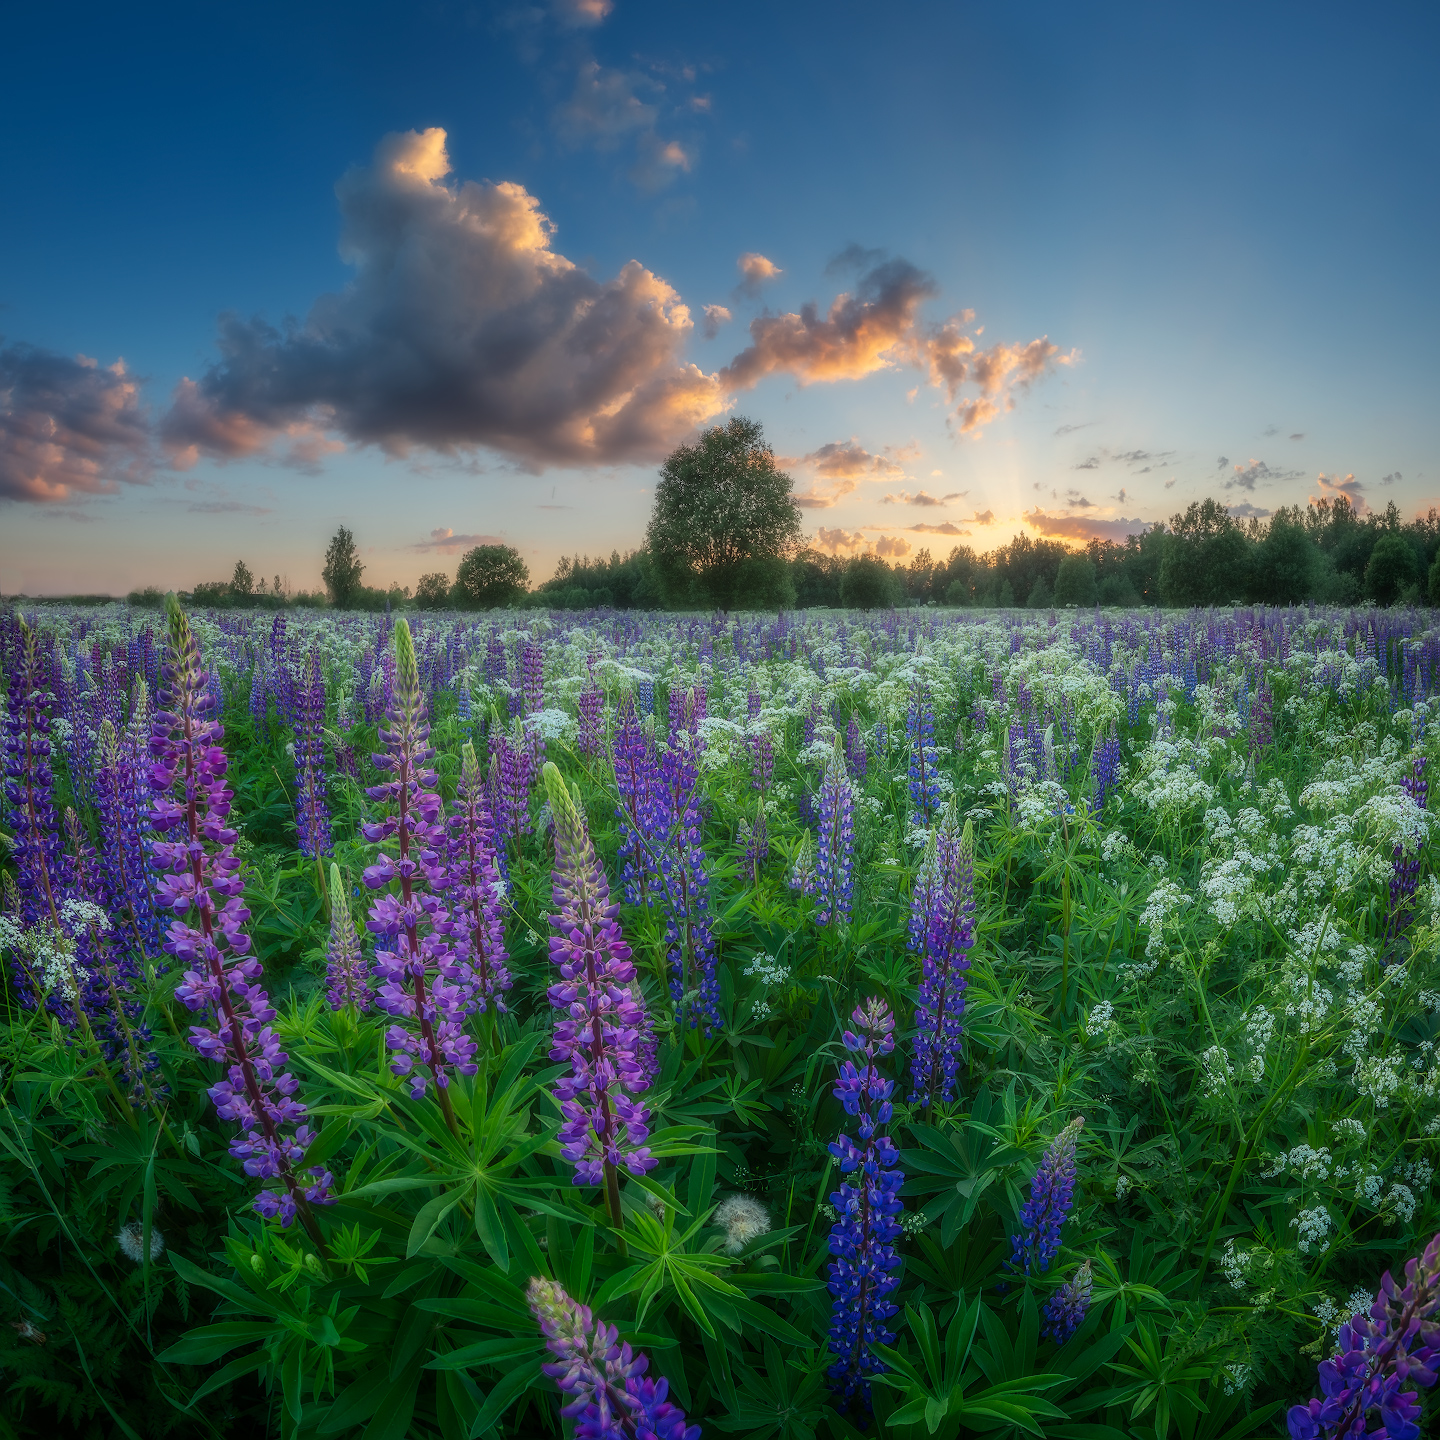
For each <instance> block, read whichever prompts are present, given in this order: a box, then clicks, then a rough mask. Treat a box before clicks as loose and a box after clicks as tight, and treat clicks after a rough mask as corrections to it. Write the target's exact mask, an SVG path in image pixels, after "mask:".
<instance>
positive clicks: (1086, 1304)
mask: <svg viewBox="0 0 1440 1440" xmlns="http://www.w3.org/2000/svg"><path fill="white" fill-rule="evenodd" d="M1094 1283H1095V1275H1094V1269H1093V1267H1092V1265H1091V1262H1090V1261H1089V1260H1087V1261H1086V1262H1085V1263H1084V1264H1083V1265H1081V1266H1080V1268H1079V1269H1078V1270H1076V1272H1075V1273H1074V1274H1073V1275H1072V1276H1071V1277H1070V1278H1069V1279H1068V1280H1067V1281H1066V1282H1065V1283H1064V1284H1063V1285H1062V1286H1061V1287H1060V1288H1059V1289H1058V1290H1057V1291H1056V1292H1055V1293H1054V1294H1053V1295H1052V1296H1051V1297H1050V1298H1049V1300H1047V1301H1046V1302H1045V1310H1044V1318H1045V1324H1044V1326H1043V1328H1042V1329H1041V1331H1040V1333H1041V1335H1048V1336H1049V1337H1050V1338H1051V1339H1052V1340H1053V1341H1054V1342H1055V1343H1056V1344H1057V1345H1063V1344H1064V1343H1065V1342H1066V1341H1067V1340H1068V1339H1069V1338H1070V1337H1071V1336H1072V1335H1073V1334H1074V1333H1075V1332H1076V1331H1077V1330H1078V1329H1079V1328H1080V1327H1081V1326H1082V1325H1083V1324H1084V1323H1085V1315H1086V1312H1087V1311H1088V1310H1089V1309H1090V1295H1091V1291H1092V1289H1093V1287H1094Z"/></svg>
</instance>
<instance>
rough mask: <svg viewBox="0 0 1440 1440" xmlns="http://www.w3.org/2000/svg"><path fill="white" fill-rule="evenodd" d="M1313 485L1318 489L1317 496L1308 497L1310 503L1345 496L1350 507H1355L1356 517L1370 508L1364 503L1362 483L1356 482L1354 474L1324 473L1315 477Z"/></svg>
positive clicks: (1363, 486)
mask: <svg viewBox="0 0 1440 1440" xmlns="http://www.w3.org/2000/svg"><path fill="white" fill-rule="evenodd" d="M1315 483H1316V484H1317V485H1318V486H1319V487H1320V494H1319V495H1318V496H1316V495H1312V496H1311V497H1310V500H1311V503H1312V504H1313V503H1315V502H1316V501H1317V500H1336V499H1338V498H1339V497H1340V496H1341V495H1344V496H1346V497H1347V498H1348V499H1349V501H1350V503H1351V505H1353V506H1354V507H1355V513H1356V514H1357V515H1363V514H1364V513H1365V512H1366V510H1368V509H1369V508H1370V507H1369V506H1368V505H1367V504H1366V502H1365V496H1364V494H1363V493H1362V492H1363V491H1364V489H1365V485H1364V482H1363V481H1360V480H1357V479H1356V478H1355V476H1354V474H1353V473H1352V474H1349V475H1326V474H1325V473H1324V471H1321V473H1320V474H1319V475H1318V476H1316V479H1315Z"/></svg>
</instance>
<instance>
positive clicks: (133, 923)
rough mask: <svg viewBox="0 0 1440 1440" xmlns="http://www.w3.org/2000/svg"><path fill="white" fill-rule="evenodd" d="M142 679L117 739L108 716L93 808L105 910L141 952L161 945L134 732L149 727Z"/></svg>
mask: <svg viewBox="0 0 1440 1440" xmlns="http://www.w3.org/2000/svg"><path fill="white" fill-rule="evenodd" d="M149 725H150V719H149V701H148V692H147V690H146V686H145V682H144V681H143V680H137V681H136V682H135V707H134V723H133V724H132V726H131V727H130V728H129V729H128V730H127V731H126V733H125V735H124V737H123V738H122V737H121V735H120V733H119V732H118V730H117V729H116V727H115V725H114V724H113V723H112V722H111V720H110V717H109V716H108V715H107V716H106V717H105V719H103V720H102V721H101V722H100V736H99V740H98V742H97V745H96V755H95V808H96V813H97V815H98V816H99V820H100V861H101V864H100V875H101V881H102V890H103V891H104V896H105V903H106V908H107V909H108V910H109V911H110V914H111V916H112V917H114V918H115V919H116V921H117V922H118V924H119V925H120V927H121V929H122V931H123V934H124V938H125V942H126V948H127V949H129V950H130V951H132V952H133V953H135V954H137V955H141V956H145V955H146V954H147V953H153V952H155V951H158V950H159V948H160V939H161V931H160V923H159V918H158V916H157V915H156V911H155V903H154V896H153V895H152V893H151V887H150V875H149V868H148V866H147V864H146V854H145V833H146V815H145V811H146V803H147V800H148V797H149V788H150V787H149V775H148V771H149V766H148V764H147V763H146V757H145V754H144V751H143V749H142V748H141V745H140V743H139V733H138V732H139V731H140V730H141V729H142V727H143V729H144V730H145V731H147V732H148V730H149Z"/></svg>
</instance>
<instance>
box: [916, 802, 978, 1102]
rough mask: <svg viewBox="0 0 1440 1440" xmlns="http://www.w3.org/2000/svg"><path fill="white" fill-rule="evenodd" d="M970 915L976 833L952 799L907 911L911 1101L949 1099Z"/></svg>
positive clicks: (960, 1032)
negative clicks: (913, 975) (915, 958)
mask: <svg viewBox="0 0 1440 1440" xmlns="http://www.w3.org/2000/svg"><path fill="white" fill-rule="evenodd" d="M974 915H975V842H974V837H973V834H972V832H971V828H970V822H969V821H968V820H967V821H966V822H965V828H964V830H963V831H961V830H960V829H959V828H958V824H957V821H956V817H955V807H954V806H953V805H951V806H949V807H947V809H946V812H945V818H944V819H943V820H942V822H941V824H940V826H939V829H938V831H937V833H936V834H935V835H934V836H933V837H932V839H931V842H930V847H929V851H928V853H927V855H926V857H925V862H924V864H923V865H922V866H921V870H920V876H919V878H918V879H917V880H916V882H915V892H914V895H913V897H912V899H911V911H910V945H911V949H912V950H914V951H916V952H918V953H919V954H920V956H921V957H922V966H923V968H922V972H921V977H920V995H919V1001H918V1004H917V1005H916V1007H915V1023H916V1034H915V1058H914V1060H913V1061H912V1063H911V1066H910V1083H911V1089H912V1091H913V1098H914V1100H915V1101H916V1102H917V1103H918V1104H920V1105H924V1106H926V1107H927V1108H928V1107H929V1106H931V1105H933V1104H934V1103H935V1101H936V1100H937V1099H938V1100H940V1101H942V1102H945V1103H948V1102H949V1101H951V1100H953V1099H954V1098H955V1076H956V1073H957V1072H958V1070H959V1067H960V1051H961V1046H962V1044H963V1042H964V1035H965V1031H964V1016H965V985H966V980H965V972H966V971H967V970H968V969H969V968H970V947H971V945H972V944H973V943H974V939H975V927H974Z"/></svg>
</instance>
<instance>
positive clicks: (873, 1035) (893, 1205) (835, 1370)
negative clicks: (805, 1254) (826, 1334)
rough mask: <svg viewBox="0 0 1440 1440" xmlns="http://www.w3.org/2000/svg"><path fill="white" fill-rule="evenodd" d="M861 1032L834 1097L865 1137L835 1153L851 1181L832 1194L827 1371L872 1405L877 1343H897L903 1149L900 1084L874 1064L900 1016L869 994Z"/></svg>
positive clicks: (859, 1011) (889, 1046) (843, 1393)
mask: <svg viewBox="0 0 1440 1440" xmlns="http://www.w3.org/2000/svg"><path fill="white" fill-rule="evenodd" d="M850 1019H851V1022H852V1023H853V1024H854V1026H855V1030H854V1031H850V1030H847V1031H846V1032H845V1034H844V1036H843V1040H844V1045H845V1048H846V1049H847V1050H848V1051H850V1053H851V1054H852V1055H858V1056H862V1057H863V1062H862V1063H863V1067H864V1068H863V1069H862V1068H859V1067H858V1066H857V1065H856V1063H855V1061H854V1060H846V1061H845V1063H844V1064H843V1065H842V1066H841V1067H840V1076H839V1079H838V1080H837V1081H836V1084H835V1090H834V1095H835V1098H836V1099H837V1100H838V1101H839V1102H840V1103H841V1104H842V1105H843V1106H844V1107H845V1113H846V1114H847V1115H852V1116H854V1117H855V1118H856V1119H857V1120H858V1121H859V1126H858V1129H857V1132H856V1133H857V1134H858V1135H859V1140H858V1142H857V1141H855V1140H852V1139H851V1138H850V1137H849V1136H848V1135H841V1136H840V1138H839V1139H838V1140H836V1141H835V1143H834V1144H833V1145H831V1146H830V1153H831V1154H832V1155H833V1156H834V1157H835V1159H836V1160H837V1161H838V1162H839V1164H840V1173H841V1174H842V1175H844V1176H846V1177H847V1178H846V1179H845V1180H844V1181H843V1182H842V1183H841V1186H840V1188H839V1189H838V1190H837V1191H835V1192H834V1193H833V1194H832V1195H831V1196H830V1203H831V1204H832V1205H833V1206H834V1207H835V1209H836V1211H837V1212H838V1213H839V1218H838V1219H837V1220H836V1222H835V1224H834V1225H833V1226H832V1227H831V1230H830V1254H831V1255H832V1256H833V1257H834V1258H833V1259H832V1260H831V1261H830V1267H829V1268H830V1281H829V1285H828V1289H829V1291H830V1295H831V1297H832V1307H831V1323H830V1352H831V1354H833V1355H834V1356H836V1359H835V1361H834V1363H833V1364H831V1366H830V1368H829V1370H828V1371H827V1372H826V1373H827V1374H828V1375H829V1377H830V1384H831V1385H832V1387H833V1388H834V1389H835V1390H836V1391H837V1392H838V1394H839V1396H840V1399H841V1402H842V1403H844V1404H849V1403H851V1402H853V1401H856V1400H859V1401H860V1402H861V1403H862V1404H863V1405H864V1407H865V1409H866V1410H867V1411H868V1410H869V1408H870V1376H871V1375H873V1374H875V1373H876V1372H877V1371H879V1370H880V1369H882V1368H883V1366H882V1364H881V1362H880V1361H879V1360H878V1359H876V1357H875V1355H874V1353H873V1351H872V1348H871V1347H872V1346H874V1345H893V1344H894V1343H895V1332H894V1331H893V1330H892V1329H891V1328H890V1323H889V1322H890V1318H891V1316H893V1315H894V1314H895V1313H896V1308H897V1307H896V1306H895V1305H894V1304H893V1303H892V1302H891V1300H890V1299H889V1298H888V1297H889V1295H890V1292H891V1291H892V1290H894V1289H895V1287H896V1286H897V1285H898V1284H899V1283H900V1277H899V1276H898V1275H896V1274H894V1273H893V1272H894V1271H895V1270H896V1268H897V1267H898V1266H899V1264H900V1256H899V1254H898V1253H897V1251H896V1249H895V1243H896V1241H897V1240H899V1238H900V1221H899V1218H898V1217H899V1215H900V1213H901V1210H902V1208H903V1207H902V1206H901V1204H900V1187H901V1185H903V1184H904V1183H905V1176H904V1173H903V1172H902V1171H901V1170H900V1169H899V1168H898V1167H899V1162H900V1152H899V1151H898V1150H897V1149H896V1148H895V1143H894V1141H893V1140H891V1139H890V1137H889V1136H888V1135H887V1134H885V1133H884V1131H885V1127H886V1126H887V1125H888V1124H889V1123H890V1117H891V1103H890V1095H891V1092H892V1091H893V1090H894V1088H895V1086H894V1082H893V1081H890V1080H887V1079H885V1078H884V1076H882V1075H881V1074H880V1070H879V1068H878V1067H877V1065H876V1063H875V1061H876V1059H877V1058H878V1057H879V1056H881V1055H888V1054H889V1053H890V1052H891V1051H892V1050H893V1049H894V1048H895V1033H894V1032H895V1020H894V1017H893V1016H892V1015H891V1014H890V1009H889V1006H887V1005H886V1004H885V1002H884V1001H883V1000H878V999H870V1000H867V1001H866V1002H865V1003H864V1004H863V1005H859V1006H857V1007H856V1009H855V1011H854V1013H853V1014H852V1015H851V1017H850Z"/></svg>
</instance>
